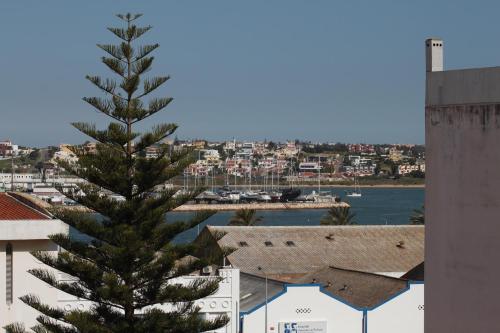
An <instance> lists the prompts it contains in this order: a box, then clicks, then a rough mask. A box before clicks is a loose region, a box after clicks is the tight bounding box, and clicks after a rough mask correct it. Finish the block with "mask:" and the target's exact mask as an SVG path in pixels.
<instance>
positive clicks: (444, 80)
mask: <svg viewBox="0 0 500 333" xmlns="http://www.w3.org/2000/svg"><path fill="white" fill-rule="evenodd" d="M499 102H500V67H490V68H473V69H462V70H451V71H443V72H428V73H427V80H426V99H425V105H427V106H438V105H440V106H444V105H463V104H485V103H487V104H491V103H499Z"/></svg>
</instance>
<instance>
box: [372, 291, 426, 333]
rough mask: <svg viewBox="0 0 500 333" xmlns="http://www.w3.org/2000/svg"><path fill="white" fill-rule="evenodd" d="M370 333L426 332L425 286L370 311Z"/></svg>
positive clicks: (404, 293) (406, 292)
mask: <svg viewBox="0 0 500 333" xmlns="http://www.w3.org/2000/svg"><path fill="white" fill-rule="evenodd" d="M367 317H368V319H367V327H368V332H369V333H398V332H405V333H422V332H424V285H423V284H410V288H409V289H408V290H406V291H405V292H403V293H401V294H400V295H398V296H396V297H394V298H392V299H391V300H389V301H388V302H386V303H384V304H382V305H380V306H378V307H376V308H375V309H373V310H370V311H368V314H367Z"/></svg>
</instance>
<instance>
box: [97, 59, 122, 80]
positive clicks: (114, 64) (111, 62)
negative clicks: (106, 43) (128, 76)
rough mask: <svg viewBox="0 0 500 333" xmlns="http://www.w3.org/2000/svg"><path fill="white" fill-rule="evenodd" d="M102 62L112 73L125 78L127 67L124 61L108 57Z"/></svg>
mask: <svg viewBox="0 0 500 333" xmlns="http://www.w3.org/2000/svg"><path fill="white" fill-rule="evenodd" d="M101 60H102V62H103V63H104V64H105V65H106V66H107V67H108V68H109V69H110V70H111V71H113V72H114V73H116V74H118V75H120V76H121V77H125V65H124V64H123V61H121V60H117V59H114V58H107V57H102V58H101Z"/></svg>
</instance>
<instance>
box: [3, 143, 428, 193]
mask: <svg viewBox="0 0 500 333" xmlns="http://www.w3.org/2000/svg"><path fill="white" fill-rule="evenodd" d="M82 147H83V149H84V150H85V151H88V152H93V151H95V150H96V143H94V142H88V143H85V144H84V145H83V146H82ZM165 149H167V150H169V151H172V152H177V151H181V150H193V152H194V155H195V161H194V163H192V164H190V165H189V166H188V167H187V168H186V169H185V171H184V178H188V179H189V177H191V178H192V179H199V181H200V184H202V183H203V182H205V183H207V184H209V183H208V182H213V181H214V180H212V178H213V179H215V182H216V183H217V184H218V185H230V184H232V185H246V184H251V183H252V182H253V184H259V185H265V184H271V183H274V182H276V184H279V182H280V181H282V182H287V183H295V184H300V183H301V184H307V183H317V182H318V181H321V182H324V183H325V184H335V183H340V184H344V185H349V182H352V180H353V178H356V177H358V179H359V180H360V182H361V183H363V182H367V183H371V184H376V183H377V181H379V182H383V181H384V180H398V179H400V178H404V180H406V181H409V182H414V183H415V184H422V182H423V178H424V177H425V149H424V146H422V145H415V144H404V145H403V144H344V143H311V142H303V141H299V140H296V141H289V142H285V143H281V142H272V141H236V140H232V141H225V142H210V141H207V140H168V141H167V140H165V141H164V142H162V143H160V144H156V145H153V146H151V147H148V148H147V149H146V151H145V155H146V157H147V158H156V157H158V156H159V155H160V154H161V152H162V151H163V150H165ZM58 160H63V161H66V162H69V163H75V162H76V161H77V157H76V156H75V154H74V153H73V152H72V150H71V146H70V145H67V144H61V145H59V146H58V147H47V148H38V147H19V146H18V145H15V144H13V143H12V142H11V141H9V140H4V141H2V142H0V188H6V187H7V186H8V184H10V182H11V178H12V165H13V166H14V174H15V175H14V177H15V182H16V178H17V177H19V178H20V179H22V178H23V177H26V176H27V174H32V176H31V177H32V178H42V174H43V178H47V179H50V178H54V177H61V176H64V175H65V172H64V169H63V168H60V167H59V166H58ZM11 162H12V163H11ZM18 174H19V175H18ZM16 175H18V176H16ZM208 179H210V180H208ZM210 184H211V183H210Z"/></svg>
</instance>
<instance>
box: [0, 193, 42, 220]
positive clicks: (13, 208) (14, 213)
mask: <svg viewBox="0 0 500 333" xmlns="http://www.w3.org/2000/svg"><path fill="white" fill-rule="evenodd" d="M47 219H49V217H48V216H46V215H44V214H42V213H40V212H38V211H37V210H35V209H33V208H30V207H29V206H27V205H25V204H23V203H21V202H20V201H18V200H16V199H14V198H13V197H11V196H9V195H8V194H6V193H0V221H1V220H4V221H11V220H47Z"/></svg>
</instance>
